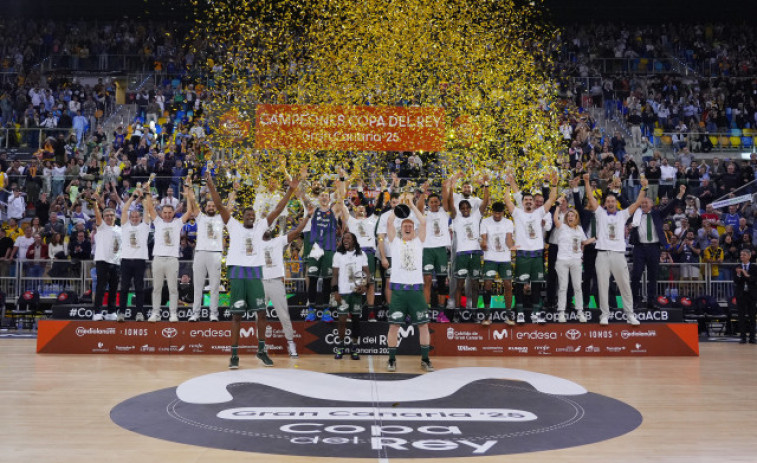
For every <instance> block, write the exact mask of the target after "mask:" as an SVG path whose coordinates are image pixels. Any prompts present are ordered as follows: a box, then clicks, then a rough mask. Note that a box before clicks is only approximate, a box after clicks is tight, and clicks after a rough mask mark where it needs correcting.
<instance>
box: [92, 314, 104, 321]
mask: <svg viewBox="0 0 757 463" xmlns="http://www.w3.org/2000/svg"><path fill="white" fill-rule="evenodd" d="M103 320H105V318H104V317H103V314H101V313H96V314H94V315H92V321H93V322H101V321H103Z"/></svg>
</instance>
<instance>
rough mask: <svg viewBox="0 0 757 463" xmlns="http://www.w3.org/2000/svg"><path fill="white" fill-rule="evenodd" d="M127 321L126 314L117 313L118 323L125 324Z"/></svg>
mask: <svg viewBox="0 0 757 463" xmlns="http://www.w3.org/2000/svg"><path fill="white" fill-rule="evenodd" d="M125 320H126V317H124V314H122V313H121V312H116V321H117V322H121V323H123V322H124V321H125Z"/></svg>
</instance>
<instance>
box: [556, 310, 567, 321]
mask: <svg viewBox="0 0 757 463" xmlns="http://www.w3.org/2000/svg"><path fill="white" fill-rule="evenodd" d="M567 321H568V319H567V318H565V312H563V311H560V312H557V323H565V322H567Z"/></svg>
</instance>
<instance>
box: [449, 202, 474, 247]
mask: <svg viewBox="0 0 757 463" xmlns="http://www.w3.org/2000/svg"><path fill="white" fill-rule="evenodd" d="M480 227H481V212H479V210H478V209H471V212H470V215H469V216H468V217H463V214H461V213H459V212H458V213H457V215H456V216H455V218H454V219H452V228H453V229H454V230H455V244H456V245H457V246H456V252H458V253H460V252H465V251H480V250H481V243H480V242H479V239H480V238H481V234H480V233H479V229H480Z"/></svg>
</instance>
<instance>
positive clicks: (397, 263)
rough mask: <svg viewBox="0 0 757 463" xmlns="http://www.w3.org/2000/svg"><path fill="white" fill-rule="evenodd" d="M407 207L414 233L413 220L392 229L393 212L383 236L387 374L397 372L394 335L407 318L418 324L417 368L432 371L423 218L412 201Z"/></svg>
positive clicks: (403, 220) (403, 222)
mask: <svg viewBox="0 0 757 463" xmlns="http://www.w3.org/2000/svg"><path fill="white" fill-rule="evenodd" d="M407 205H408V207H410V210H411V211H412V212H413V213H414V214H415V218H416V220H418V231H417V232H416V230H415V222H414V221H413V219H410V218H407V219H402V222H401V225H400V230H399V232H398V230H397V229H396V228H395V226H394V219H395V216H394V211H393V210H391V211H389V216H388V217H387V227H386V237H387V240H388V242H389V245H390V246H391V248H392V256H393V259H392V293H393V296H392V302H391V304H390V306H389V334H388V335H387V340H386V342H387V347H388V348H389V360H388V362H387V364H386V368H387V370H388V371H396V370H397V360H396V355H397V344H398V339H397V335H398V334H399V328H400V325H403V324H404V323H405V319H406V318H407V317H410V322H411V323H412V324H413V325H418V332H419V339H420V344H421V368H423V369H424V370H426V371H434V367H433V366H432V365H431V360H430V359H429V357H428V353H429V350H430V344H431V336H430V334H429V331H428V306H427V305H426V298H425V297H423V242H424V241H425V239H426V217H425V216H424V215H423V214H421V212H420V211H419V210H418V208H417V207H415V204H413V203H412V201H409V200H408V201H407Z"/></svg>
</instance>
